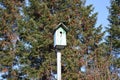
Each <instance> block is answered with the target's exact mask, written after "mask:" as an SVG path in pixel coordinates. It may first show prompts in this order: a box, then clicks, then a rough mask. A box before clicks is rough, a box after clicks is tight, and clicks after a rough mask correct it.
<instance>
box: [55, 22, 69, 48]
mask: <svg viewBox="0 0 120 80" xmlns="http://www.w3.org/2000/svg"><path fill="white" fill-rule="evenodd" d="M67 31H68V28H67V27H66V26H65V25H64V24H63V23H60V24H58V26H57V27H56V28H55V30H54V33H53V35H54V48H56V49H63V48H64V47H65V46H66V45H67V42H66V33H67Z"/></svg>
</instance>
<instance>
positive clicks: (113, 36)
mask: <svg viewBox="0 0 120 80" xmlns="http://www.w3.org/2000/svg"><path fill="white" fill-rule="evenodd" d="M108 9H109V17H108V20H109V28H108V29H107V30H108V33H109V35H108V39H107V42H108V44H109V52H110V53H111V55H112V56H113V55H114V56H113V59H112V63H111V65H114V67H115V68H116V69H117V68H120V65H119V62H120V58H119V55H120V0H111V5H110V8H108ZM116 71H117V70H116ZM116 74H117V72H116Z"/></svg>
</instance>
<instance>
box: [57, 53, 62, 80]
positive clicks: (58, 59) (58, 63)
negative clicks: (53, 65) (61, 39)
mask: <svg viewBox="0 0 120 80" xmlns="http://www.w3.org/2000/svg"><path fill="white" fill-rule="evenodd" d="M57 80H61V53H60V52H59V51H57Z"/></svg>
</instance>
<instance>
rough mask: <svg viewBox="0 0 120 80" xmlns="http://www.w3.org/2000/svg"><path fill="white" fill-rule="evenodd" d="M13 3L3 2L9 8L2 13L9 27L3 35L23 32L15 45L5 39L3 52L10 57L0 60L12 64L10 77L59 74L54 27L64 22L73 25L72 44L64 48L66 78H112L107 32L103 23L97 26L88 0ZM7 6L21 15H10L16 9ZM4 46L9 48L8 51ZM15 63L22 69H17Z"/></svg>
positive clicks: (3, 22)
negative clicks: (104, 38) (105, 45)
mask: <svg viewBox="0 0 120 80" xmlns="http://www.w3.org/2000/svg"><path fill="white" fill-rule="evenodd" d="M15 1H16V2H15ZM7 2H8V3H7ZM12 2H13V3H12V4H11V3H10V1H9V0H5V2H2V1H1V3H3V4H4V6H5V9H1V10H0V11H1V13H2V14H3V15H5V17H4V16H2V15H1V18H2V17H3V18H2V19H3V20H2V19H1V20H0V21H1V23H0V25H1V26H5V27H2V28H0V29H1V32H0V35H1V36H3V37H5V35H7V37H8V36H10V34H11V35H13V33H14V35H17V34H19V37H18V36H17V37H16V41H18V43H16V42H15V44H14V45H13V43H10V40H9V38H5V40H3V41H1V45H2V46H3V48H1V51H0V52H1V54H0V55H1V56H2V54H3V55H5V57H6V58H3V59H1V60H4V61H0V64H1V65H3V66H4V64H6V65H7V66H8V67H10V70H9V69H8V68H7V69H8V70H9V74H10V75H9V76H7V78H9V79H13V78H14V79H15V80H19V79H34V80H36V79H41V80H49V79H51V78H52V76H53V75H52V74H55V73H56V64H57V63H56V53H55V50H54V48H53V30H54V28H55V27H56V26H57V25H58V24H59V23H61V22H62V23H64V24H65V25H66V26H67V27H68V28H69V32H68V34H67V44H68V45H67V46H66V47H65V49H63V50H61V53H62V80H78V79H80V80H90V79H94V80H97V79H98V78H99V79H108V75H107V74H106V72H107V70H108V69H107V65H106V64H107V62H106V57H104V53H105V51H104V49H103V46H102V45H100V41H101V39H102V36H103V34H104V33H102V32H101V29H102V28H101V26H99V27H97V28H96V27H95V24H96V20H97V13H93V11H94V8H93V7H92V5H88V6H85V5H84V3H83V2H84V0H82V1H80V0H50V1H49V0H30V1H29V5H28V4H25V3H26V1H24V0H20V1H17V0H13V1H12ZM5 3H6V4H5ZM17 4H18V5H17ZM7 6H12V9H13V11H15V13H16V15H17V16H15V15H13V14H15V13H11V14H10V12H9V10H11V11H12V9H9V8H10V7H7ZM13 6H14V7H13ZM6 14H9V15H6ZM13 16H15V17H13ZM10 22H13V23H10ZM10 24H11V25H10ZM13 25H14V26H13ZM11 26H13V28H11ZM4 30H7V31H6V32H5V31H4ZM6 33H9V35H8V34H6ZM18 38H19V39H18ZM4 41H5V42H6V41H7V42H8V43H10V46H8V45H7V44H5V45H3V42H4ZM4 46H7V47H8V48H7V49H6V48H5V50H4ZM9 48H10V49H9ZM7 54H8V55H7ZM7 56H9V57H7ZM7 60H8V61H7ZM5 61H7V62H8V63H9V64H10V65H8V63H6V62H5ZM103 64H105V65H103ZM15 65H16V66H19V68H18V69H14V66H15ZM104 74H105V76H104Z"/></svg>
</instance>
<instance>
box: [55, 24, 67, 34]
mask: <svg viewBox="0 0 120 80" xmlns="http://www.w3.org/2000/svg"><path fill="white" fill-rule="evenodd" d="M60 27H62V28H63V29H64V30H65V31H66V32H68V28H67V27H66V26H65V25H64V24H63V23H59V24H58V25H57V27H56V28H55V29H54V31H53V34H54V33H55V31H56V30H57V29H58V28H60Z"/></svg>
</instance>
